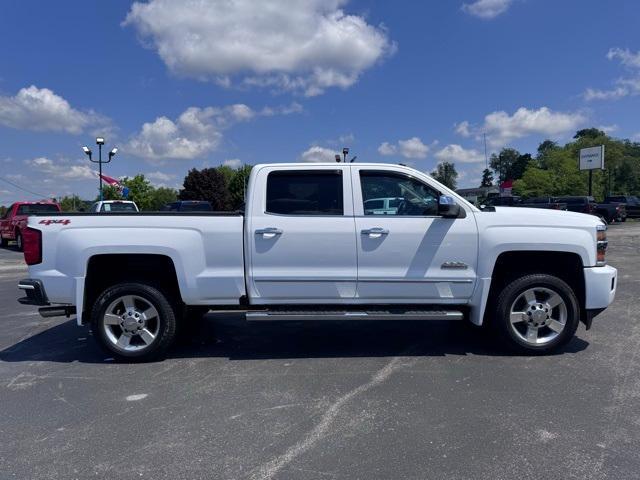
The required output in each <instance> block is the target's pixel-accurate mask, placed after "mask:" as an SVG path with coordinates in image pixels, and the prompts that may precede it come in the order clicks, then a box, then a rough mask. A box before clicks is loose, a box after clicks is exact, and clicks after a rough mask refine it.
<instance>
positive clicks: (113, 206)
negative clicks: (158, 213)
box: [101, 202, 138, 212]
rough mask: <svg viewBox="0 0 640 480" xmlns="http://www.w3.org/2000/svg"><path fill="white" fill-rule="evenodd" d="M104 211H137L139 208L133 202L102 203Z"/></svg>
mask: <svg viewBox="0 0 640 480" xmlns="http://www.w3.org/2000/svg"><path fill="white" fill-rule="evenodd" d="M101 211H102V212H137V211H138V209H137V208H136V206H135V205H134V204H133V203H124V202H116V203H105V204H104V205H102V210H101Z"/></svg>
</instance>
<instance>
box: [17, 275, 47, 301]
mask: <svg viewBox="0 0 640 480" xmlns="http://www.w3.org/2000/svg"><path fill="white" fill-rule="evenodd" d="M18 288H19V289H20V290H23V291H24V292H25V294H26V296H25V297H21V298H19V299H18V302H20V303H21V304H23V305H36V306H40V307H42V306H45V305H49V299H48V298H47V294H46V292H45V291H44V285H43V284H42V282H41V281H40V280H36V279H33V278H27V279H25V280H20V282H18Z"/></svg>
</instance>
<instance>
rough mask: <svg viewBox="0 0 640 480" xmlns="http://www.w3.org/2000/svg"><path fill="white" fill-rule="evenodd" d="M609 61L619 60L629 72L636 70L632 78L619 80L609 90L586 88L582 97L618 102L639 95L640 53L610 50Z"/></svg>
mask: <svg viewBox="0 0 640 480" xmlns="http://www.w3.org/2000/svg"><path fill="white" fill-rule="evenodd" d="M607 58H608V59H609V60H619V61H620V63H621V64H622V65H624V66H626V67H628V68H630V69H631V70H634V69H637V71H636V72H635V76H634V77H631V78H629V77H627V78H619V79H617V80H616V81H615V82H614V86H613V87H612V88H610V89H606V90H601V89H596V88H587V89H586V90H585V92H584V94H583V97H584V99H585V100H587V101H591V100H619V99H621V98H624V97H628V96H635V95H640V51H638V52H635V53H634V52H632V51H630V50H629V49H624V50H623V49H622V48H612V49H610V50H609V52H608V53H607Z"/></svg>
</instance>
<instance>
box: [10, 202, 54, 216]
mask: <svg viewBox="0 0 640 480" xmlns="http://www.w3.org/2000/svg"><path fill="white" fill-rule="evenodd" d="M59 211H60V210H59V208H58V206H57V205H55V204H53V203H32V204H27V205H20V206H19V207H18V212H17V213H16V215H33V214H34V213H51V212H59Z"/></svg>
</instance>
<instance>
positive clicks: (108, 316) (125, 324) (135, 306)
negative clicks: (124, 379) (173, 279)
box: [91, 283, 176, 362]
mask: <svg viewBox="0 0 640 480" xmlns="http://www.w3.org/2000/svg"><path fill="white" fill-rule="evenodd" d="M91 328H92V331H93V335H94V337H95V338H96V339H97V340H98V343H99V344H100V346H101V347H102V348H103V349H104V350H105V351H106V352H108V353H109V354H111V355H113V356H114V357H115V358H117V359H119V360H126V361H128V362H144V361H149V360H153V359H156V358H158V357H160V356H161V355H163V354H164V353H165V352H166V351H167V350H168V349H169V347H170V346H171V345H172V344H173V342H174V339H175V336H176V317H175V313H174V309H173V307H172V305H171V303H169V300H168V299H167V297H166V296H165V295H164V294H163V293H162V292H161V291H160V290H158V289H156V288H154V287H152V286H149V285H145V284H142V283H120V284H117V285H114V286H112V287H109V288H107V289H106V290H105V291H104V292H103V293H102V295H100V296H99V297H98V299H97V300H96V302H95V304H94V306H93V309H92V310H91Z"/></svg>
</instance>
